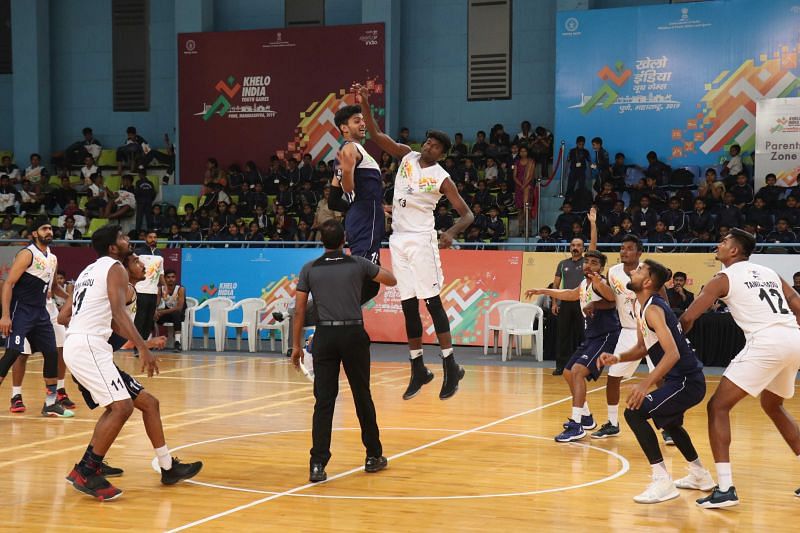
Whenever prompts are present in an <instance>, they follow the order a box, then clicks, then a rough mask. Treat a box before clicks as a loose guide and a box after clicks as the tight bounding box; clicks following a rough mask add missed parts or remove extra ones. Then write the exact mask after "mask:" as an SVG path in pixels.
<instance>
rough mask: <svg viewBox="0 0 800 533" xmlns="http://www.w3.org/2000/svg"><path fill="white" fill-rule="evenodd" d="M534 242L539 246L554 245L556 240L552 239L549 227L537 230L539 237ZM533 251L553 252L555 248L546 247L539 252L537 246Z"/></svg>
mask: <svg viewBox="0 0 800 533" xmlns="http://www.w3.org/2000/svg"><path fill="white" fill-rule="evenodd" d="M536 242H538V243H541V244H555V243H557V242H558V240H557V239H556V238H555V237H553V235H552V230H551V229H550V226H542V227H541V228H539V235H538V236H537V237H536ZM535 251H537V252H539V251H543V252H553V251H555V248H554V247H552V246H547V247H541V250H540V249H539V247H538V246H537V247H536V249H535Z"/></svg>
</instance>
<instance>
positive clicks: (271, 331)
mask: <svg viewBox="0 0 800 533" xmlns="http://www.w3.org/2000/svg"><path fill="white" fill-rule="evenodd" d="M291 303H292V299H291V298H278V299H277V300H274V301H273V302H272V303H270V304H269V305H268V306H267V308H266V310H265V311H264V312H263V313H262V316H263V318H262V319H261V322H259V323H258V328H257V331H256V337H257V338H261V332H262V331H266V332H267V336H268V337H269V342H270V350H271V351H273V352H274V351H275V333H278V332H279V333H280V334H281V347H282V348H283V351H284V352H285V351H286V350H288V349H289V347H288V346H287V345H286V341H287V339H288V338H289V305H291ZM272 313H281V314H283V320H281V321H280V322H278V321H277V320H275V318H274V317H273V316H272Z"/></svg>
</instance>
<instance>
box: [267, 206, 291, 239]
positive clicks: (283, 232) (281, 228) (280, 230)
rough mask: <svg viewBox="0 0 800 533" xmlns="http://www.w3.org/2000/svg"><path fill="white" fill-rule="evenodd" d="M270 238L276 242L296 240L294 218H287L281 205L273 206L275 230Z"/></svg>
mask: <svg viewBox="0 0 800 533" xmlns="http://www.w3.org/2000/svg"><path fill="white" fill-rule="evenodd" d="M272 238H274V239H275V240H278V241H295V240H297V224H296V223H295V220H294V217H291V216H289V215H288V214H287V213H286V208H285V207H284V206H282V205H281V204H276V205H275V229H274V233H273V237H272Z"/></svg>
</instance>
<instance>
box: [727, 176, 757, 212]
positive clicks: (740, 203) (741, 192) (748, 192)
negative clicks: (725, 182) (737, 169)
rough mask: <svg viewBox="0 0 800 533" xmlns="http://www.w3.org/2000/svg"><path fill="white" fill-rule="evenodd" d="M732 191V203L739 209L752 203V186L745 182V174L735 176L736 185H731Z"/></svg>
mask: <svg viewBox="0 0 800 533" xmlns="http://www.w3.org/2000/svg"><path fill="white" fill-rule="evenodd" d="M731 192H732V193H733V198H734V203H735V204H736V207H738V208H739V209H742V210H743V209H744V208H745V207H747V206H748V205H750V204H752V203H753V188H752V187H750V185H749V184H748V183H747V176H746V175H745V174H738V175H737V176H736V185H734V186H733V187H731Z"/></svg>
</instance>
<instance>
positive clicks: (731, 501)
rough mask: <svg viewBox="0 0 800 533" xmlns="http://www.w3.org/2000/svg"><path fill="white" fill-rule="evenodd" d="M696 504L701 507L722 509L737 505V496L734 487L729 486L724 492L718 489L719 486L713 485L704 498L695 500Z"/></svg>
mask: <svg viewBox="0 0 800 533" xmlns="http://www.w3.org/2000/svg"><path fill="white" fill-rule="evenodd" d="M697 505H698V506H700V507H702V508H703V509H722V508H724V507H734V506H736V505H739V497H738V496H737V495H736V488H735V487H734V486H733V485H731V487H730V488H729V489H728V490H726V491H725V492H723V491H721V490H719V486H717V487H714V490H712V491H711V494H709V495H708V496H706V497H705V498H700V499H699V500H697Z"/></svg>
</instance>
